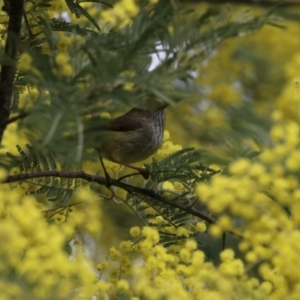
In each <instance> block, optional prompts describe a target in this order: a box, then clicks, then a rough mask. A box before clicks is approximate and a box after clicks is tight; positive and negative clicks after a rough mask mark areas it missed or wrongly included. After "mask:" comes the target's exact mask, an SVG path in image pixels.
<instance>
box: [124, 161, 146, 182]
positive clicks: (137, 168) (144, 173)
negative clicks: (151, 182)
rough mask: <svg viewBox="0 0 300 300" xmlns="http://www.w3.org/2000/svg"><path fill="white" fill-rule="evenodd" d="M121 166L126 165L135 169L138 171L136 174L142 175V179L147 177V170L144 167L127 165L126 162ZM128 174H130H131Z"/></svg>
mask: <svg viewBox="0 0 300 300" xmlns="http://www.w3.org/2000/svg"><path fill="white" fill-rule="evenodd" d="M122 165H123V166H126V167H128V168H131V169H133V170H136V171H138V173H137V174H141V175H142V176H143V177H144V179H146V180H147V179H148V178H149V175H150V174H149V171H148V170H147V169H145V168H139V167H134V166H131V165H127V164H122ZM131 175H136V174H131ZM131 175H130V176H131Z"/></svg>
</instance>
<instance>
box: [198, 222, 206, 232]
mask: <svg viewBox="0 0 300 300" xmlns="http://www.w3.org/2000/svg"><path fill="white" fill-rule="evenodd" d="M196 230H197V231H198V232H201V233H203V232H205V231H206V224H205V223H204V222H198V223H197V224H196Z"/></svg>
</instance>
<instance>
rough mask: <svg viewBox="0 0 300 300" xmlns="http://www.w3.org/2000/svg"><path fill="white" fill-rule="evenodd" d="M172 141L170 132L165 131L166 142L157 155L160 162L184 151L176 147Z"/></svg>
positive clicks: (180, 147) (178, 146)
mask: <svg viewBox="0 0 300 300" xmlns="http://www.w3.org/2000/svg"><path fill="white" fill-rule="evenodd" d="M169 139H170V133H169V131H167V130H165V132H164V141H163V144H162V145H161V147H160V148H159V150H158V151H157V153H156V156H157V158H158V159H159V160H161V159H164V158H166V157H167V156H169V155H171V154H172V153H174V152H176V151H179V150H181V149H182V146H180V145H174V144H173V143H172V142H171V141H169Z"/></svg>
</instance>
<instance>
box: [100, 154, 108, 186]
mask: <svg viewBox="0 0 300 300" xmlns="http://www.w3.org/2000/svg"><path fill="white" fill-rule="evenodd" d="M99 158H100V162H101V165H102V168H103V171H104V175H105V178H106V186H107V187H108V188H109V187H110V186H111V178H110V176H109V174H108V173H107V171H106V168H105V165H104V162H103V159H102V156H101V155H100V154H99Z"/></svg>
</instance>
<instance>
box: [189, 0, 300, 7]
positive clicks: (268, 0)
mask: <svg viewBox="0 0 300 300" xmlns="http://www.w3.org/2000/svg"><path fill="white" fill-rule="evenodd" d="M184 2H189V3H202V2H209V4H226V3H231V4H235V5H237V4H238V5H260V6H272V5H275V4H279V3H280V5H281V6H291V5H299V4H300V1H299V0H285V1H278V0H227V1H224V0H206V1H203V0H185V1H184Z"/></svg>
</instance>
